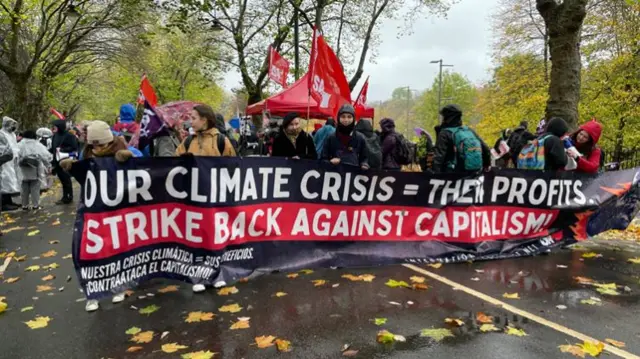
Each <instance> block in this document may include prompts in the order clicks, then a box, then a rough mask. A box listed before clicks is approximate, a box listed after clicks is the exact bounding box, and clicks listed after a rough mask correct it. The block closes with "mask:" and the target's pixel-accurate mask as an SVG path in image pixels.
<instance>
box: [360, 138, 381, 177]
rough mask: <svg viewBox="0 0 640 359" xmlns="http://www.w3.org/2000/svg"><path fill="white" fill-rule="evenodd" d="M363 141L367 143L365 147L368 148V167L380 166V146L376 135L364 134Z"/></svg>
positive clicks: (378, 167) (375, 167)
mask: <svg viewBox="0 0 640 359" xmlns="http://www.w3.org/2000/svg"><path fill="white" fill-rule="evenodd" d="M363 136H364V135H363ZM364 141H365V143H366V144H367V149H368V150H369V167H371V168H373V169H380V168H382V146H380V140H379V139H378V136H377V135H374V136H371V137H367V136H364Z"/></svg>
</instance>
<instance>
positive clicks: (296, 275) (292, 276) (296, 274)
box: [287, 273, 300, 279]
mask: <svg viewBox="0 0 640 359" xmlns="http://www.w3.org/2000/svg"><path fill="white" fill-rule="evenodd" d="M299 275H300V274H298V273H289V274H287V278H290V279H294V278H298V276H299Z"/></svg>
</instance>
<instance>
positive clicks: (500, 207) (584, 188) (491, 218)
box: [72, 157, 640, 298]
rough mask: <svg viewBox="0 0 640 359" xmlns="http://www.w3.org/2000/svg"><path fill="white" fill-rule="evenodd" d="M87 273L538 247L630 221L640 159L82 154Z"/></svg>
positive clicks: (110, 275)
mask: <svg viewBox="0 0 640 359" xmlns="http://www.w3.org/2000/svg"><path fill="white" fill-rule="evenodd" d="M72 173H73V175H74V177H76V179H77V180H78V181H79V182H80V183H81V184H82V196H81V197H82V199H81V203H80V205H79V208H78V212H77V218H76V223H75V230H74V237H73V257H74V263H75V267H76V270H77V273H78V277H79V279H80V283H81V285H82V287H83V289H85V292H86V293H87V294H88V296H89V297H90V298H98V297H101V296H104V295H108V294H110V293H113V292H117V291H121V290H123V289H125V288H129V287H132V286H135V285H136V284H137V283H139V282H141V281H144V280H147V279H150V278H154V277H167V278H174V279H180V280H184V281H188V282H193V283H204V284H213V283H215V282H217V281H220V280H224V281H226V282H227V283H232V282H234V281H236V280H238V279H240V278H243V277H247V276H250V275H252V274H257V273H262V272H270V271H273V270H297V269H301V268H309V267H329V266H339V267H358V266H375V265H385V264H394V263H433V262H445V263H451V262H460V261H469V260H487V259H498V258H510V257H518V256H525V255H533V254H536V253H540V252H541V251H546V250H548V249H549V248H550V247H554V246H559V245H564V244H570V243H574V242H576V241H580V240H585V239H587V238H588V237H589V236H592V235H595V234H597V233H600V232H602V231H605V230H608V229H624V228H626V227H627V226H628V224H629V223H630V222H631V220H632V219H633V217H634V216H635V214H636V213H637V211H638V204H639V202H638V195H639V194H640V190H639V186H638V179H639V177H640V176H639V174H640V172H638V171H637V170H627V171H617V172H607V173H604V174H600V175H597V176H588V175H577V174H572V173H558V174H551V173H544V172H541V171H516V170H499V171H498V170H496V171H491V172H485V173H480V174H478V175H477V176H474V177H468V178H461V177H460V176H456V175H429V174H426V173H415V172H414V173H405V172H386V171H362V170H360V169H357V168H355V167H354V168H352V167H343V166H332V165H330V164H328V163H319V162H312V161H296V160H287V159H282V158H205V157H187V158H184V157H183V158H143V159H132V160H130V161H128V162H126V163H124V164H119V163H116V162H115V161H114V160H113V159H90V160H85V161H82V162H79V163H76V164H74V166H73V169H72Z"/></svg>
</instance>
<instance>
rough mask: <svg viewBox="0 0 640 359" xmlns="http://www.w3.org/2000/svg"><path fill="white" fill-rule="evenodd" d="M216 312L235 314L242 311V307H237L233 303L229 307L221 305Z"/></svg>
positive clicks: (236, 304)
mask: <svg viewBox="0 0 640 359" xmlns="http://www.w3.org/2000/svg"><path fill="white" fill-rule="evenodd" d="M218 310H219V311H221V312H228V313H237V312H239V311H241V310H242V307H241V306H239V305H238V303H233V304H229V305H223V306H222V307H220V308H218Z"/></svg>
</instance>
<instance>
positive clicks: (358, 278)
mask: <svg viewBox="0 0 640 359" xmlns="http://www.w3.org/2000/svg"><path fill="white" fill-rule="evenodd" d="M342 278H345V279H348V280H350V281H352V282H373V280H374V279H375V278H376V276H374V275H373V274H360V275H353V274H343V275H342Z"/></svg>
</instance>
